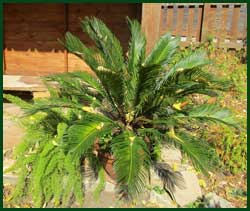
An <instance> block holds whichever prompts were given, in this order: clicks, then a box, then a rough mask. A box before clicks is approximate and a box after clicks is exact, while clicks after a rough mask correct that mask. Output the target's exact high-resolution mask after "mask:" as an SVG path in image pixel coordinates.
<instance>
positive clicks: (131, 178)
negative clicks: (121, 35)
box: [30, 17, 234, 197]
mask: <svg viewBox="0 0 250 211" xmlns="http://www.w3.org/2000/svg"><path fill="white" fill-rule="evenodd" d="M127 22H128V26H129V29H130V32H131V39H130V42H129V47H128V51H127V54H126V56H124V52H123V50H122V48H121V45H120V42H119V41H118V39H117V38H116V37H115V36H114V34H113V33H112V32H111V31H110V30H109V29H108V28H107V26H106V25H105V24H104V23H103V22H102V21H101V20H99V19H97V18H88V17H87V18H85V19H84V20H83V21H82V22H81V26H82V28H83V30H84V32H86V33H87V34H88V35H89V37H90V38H91V39H92V40H93V41H94V43H95V47H87V46H86V45H84V44H83V43H82V42H81V40H80V39H79V38H77V37H76V36H74V35H72V34H71V33H69V32H67V33H66V35H65V42H64V45H65V47H66V48H67V49H68V51H70V52H72V53H73V54H75V55H76V56H78V57H80V58H81V59H83V60H84V62H86V63H87V65H88V66H89V67H90V68H91V70H92V71H93V74H92V73H88V72H73V73H67V74H59V75H55V76H50V77H48V80H51V81H56V82H57V85H56V86H57V88H58V90H59V91H55V90H54V89H50V91H51V97H50V98H49V99H47V100H44V103H42V101H41V102H39V104H37V106H36V104H34V106H33V107H32V109H33V110H32V109H31V110H30V112H31V113H32V112H33V113H34V112H36V111H38V110H40V111H41V110H43V111H46V109H47V108H51V107H53V106H54V107H59V108H62V109H72V115H74V116H75V118H74V121H71V122H69V121H67V123H66V121H65V123H60V124H59V125H58V126H59V128H61V129H62V130H63V134H64V135H63V138H62V140H61V143H60V144H59V146H62V147H63V149H64V150H65V153H68V154H71V155H73V157H74V159H78V160H79V162H80V159H82V158H83V157H84V158H88V156H89V153H90V151H91V150H93V148H94V146H95V145H96V143H99V145H102V144H103V140H105V146H106V148H105V150H106V151H107V152H108V153H110V154H112V155H113V157H114V159H115V162H114V171H115V174H116V181H117V184H118V187H119V190H120V192H121V193H123V195H124V196H129V197H134V196H136V195H137V194H139V193H140V192H141V191H142V189H143V188H144V187H145V182H146V180H147V178H148V176H149V172H150V171H149V170H150V167H153V169H154V170H155V171H156V173H157V174H158V175H159V177H160V178H161V179H162V180H163V184H164V186H165V187H166V188H167V189H168V190H170V191H173V190H174V189H175V186H179V187H180V186H182V185H183V181H182V177H181V175H180V174H179V173H178V172H175V171H173V170H172V169H171V167H170V166H169V165H167V164H166V163H161V162H160V158H159V156H158V153H157V151H159V150H160V149H161V148H160V146H161V144H162V143H166V144H169V145H175V146H176V147H180V148H181V149H182V151H183V152H185V153H186V154H187V155H188V156H189V158H190V159H191V161H192V162H193V164H194V166H195V167H197V168H198V169H200V170H202V171H203V172H205V173H206V172H208V171H209V170H210V169H211V167H213V165H214V163H213V159H212V158H213V156H214V151H213V150H212V149H211V148H210V146H209V145H208V144H207V142H206V141H203V140H199V139H198V140H197V138H195V136H194V135H193V134H192V132H191V131H192V130H191V129H192V126H193V125H194V124H199V123H200V122H201V123H202V122H206V123H208V122H219V123H224V124H227V125H234V121H233V119H232V117H231V114H230V112H229V111H228V110H227V109H225V108H220V107H219V106H217V105H215V104H200V105H193V104H187V105H185V103H183V102H184V99H186V97H187V96H189V95H191V94H195V93H197V94H204V95H209V96H216V95H217V91H218V90H219V91H223V90H225V89H226V88H227V87H228V84H227V83H226V82H225V81H222V80H220V79H218V78H217V77H215V76H213V75H212V74H210V73H208V72H205V71H204V70H202V67H203V66H204V65H207V64H209V63H210V61H209V60H208V59H207V57H206V53H205V52H203V51H201V50H198V51H194V52H192V53H191V54H189V55H188V56H186V57H184V58H180V59H179V60H178V58H179V57H178V47H179V39H178V38H172V36H171V35H170V34H165V35H163V36H162V37H161V38H160V39H159V41H158V42H157V43H156V44H155V46H154V48H153V49H152V51H151V52H150V53H149V55H148V56H146V50H145V46H146V39H145V35H144V34H143V33H142V31H141V27H140V24H139V22H138V21H136V20H133V21H131V20H130V19H127ZM38 105H39V106H38ZM190 127H191V129H190ZM103 137H109V138H103Z"/></svg>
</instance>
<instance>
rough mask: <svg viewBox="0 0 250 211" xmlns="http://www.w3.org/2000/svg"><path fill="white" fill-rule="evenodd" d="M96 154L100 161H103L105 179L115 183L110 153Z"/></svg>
mask: <svg viewBox="0 0 250 211" xmlns="http://www.w3.org/2000/svg"><path fill="white" fill-rule="evenodd" d="M98 156H99V159H100V160H101V162H102V163H103V168H104V170H105V172H106V176H107V180H108V181H109V182H111V183H114V184H115V183H116V182H115V179H116V174H115V171H114V169H113V166H114V161H115V160H114V158H113V157H112V155H111V154H110V153H100V152H99V154H98Z"/></svg>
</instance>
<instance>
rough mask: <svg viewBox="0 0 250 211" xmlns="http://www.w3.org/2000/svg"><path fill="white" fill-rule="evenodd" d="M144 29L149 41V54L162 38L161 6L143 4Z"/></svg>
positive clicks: (158, 4)
mask: <svg viewBox="0 0 250 211" xmlns="http://www.w3.org/2000/svg"><path fill="white" fill-rule="evenodd" d="M141 22H142V29H143V31H144V32H145V35H146V39H147V47H146V52H147V53H148V52H149V51H150V50H151V49H152V48H153V46H154V44H155V42H156V41H157V39H158V38H159V36H160V23H161V4H160V3H144V4H142V18H141Z"/></svg>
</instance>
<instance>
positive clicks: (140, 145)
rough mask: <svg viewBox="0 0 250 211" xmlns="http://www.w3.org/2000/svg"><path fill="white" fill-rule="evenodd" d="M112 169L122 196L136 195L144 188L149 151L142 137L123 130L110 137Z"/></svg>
mask: <svg viewBox="0 0 250 211" xmlns="http://www.w3.org/2000/svg"><path fill="white" fill-rule="evenodd" d="M111 147H112V152H113V154H114V157H115V163H114V170H115V172H116V181H117V183H118V185H119V191H120V193H121V194H122V197H125V198H131V197H136V196H137V195H138V194H139V193H140V192H142V191H143V189H144V188H145V186H144V183H145V181H146V179H147V178H148V170H149V164H150V157H149V152H148V149H147V145H146V143H145V142H144V141H143V139H142V138H140V137H137V136H136V135H135V134H134V133H132V132H130V131H124V132H123V133H122V134H120V135H119V136H117V137H115V138H114V139H112V145H111Z"/></svg>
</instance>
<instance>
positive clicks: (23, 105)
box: [3, 94, 32, 109]
mask: <svg viewBox="0 0 250 211" xmlns="http://www.w3.org/2000/svg"><path fill="white" fill-rule="evenodd" d="M3 98H4V99H6V100H8V101H10V102H11V103H14V104H15V105H17V106H19V107H20V108H22V109H29V108H31V107H32V105H31V104H30V103H27V102H26V101H24V100H22V99H21V98H20V97H17V96H14V95H11V94H3Z"/></svg>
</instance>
